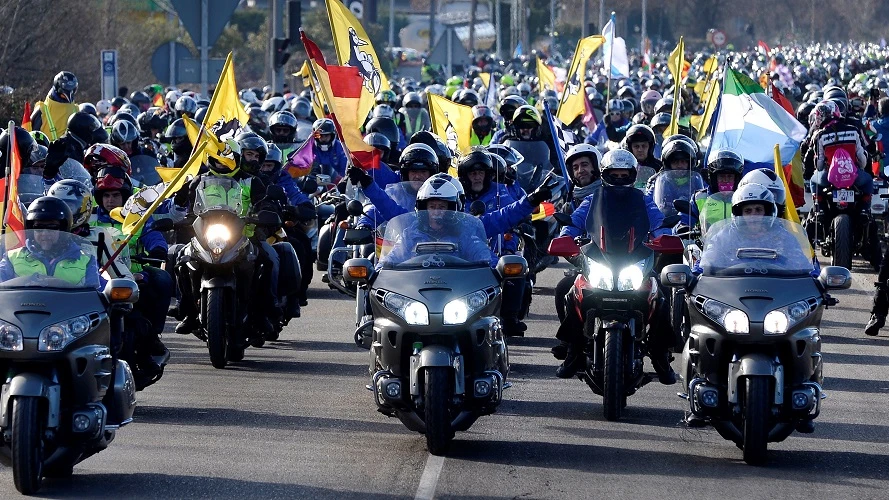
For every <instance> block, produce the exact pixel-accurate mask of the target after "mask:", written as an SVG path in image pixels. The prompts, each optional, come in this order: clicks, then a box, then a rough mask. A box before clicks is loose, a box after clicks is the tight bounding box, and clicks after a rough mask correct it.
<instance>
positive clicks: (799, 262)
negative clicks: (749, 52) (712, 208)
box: [700, 215, 814, 277]
mask: <svg viewBox="0 0 889 500" xmlns="http://www.w3.org/2000/svg"><path fill="white" fill-rule="evenodd" d="M700 265H701V268H702V269H703V271H704V275H705V276H757V277H763V276H779V277H786V276H805V275H808V274H809V273H811V272H812V270H813V269H814V265H813V263H812V247H811V246H810V245H809V239H808V237H807V235H806V230H805V229H804V228H803V227H802V226H800V225H799V224H796V223H795V222H791V221H788V220H784V219H775V218H771V217H763V216H750V215H748V216H743V217H734V218H730V219H726V220H722V221H719V222H717V223H716V224H713V226H712V227H711V228H710V230H709V231H708V232H707V234H706V236H705V237H704V249H703V252H702V253H701V261H700Z"/></svg>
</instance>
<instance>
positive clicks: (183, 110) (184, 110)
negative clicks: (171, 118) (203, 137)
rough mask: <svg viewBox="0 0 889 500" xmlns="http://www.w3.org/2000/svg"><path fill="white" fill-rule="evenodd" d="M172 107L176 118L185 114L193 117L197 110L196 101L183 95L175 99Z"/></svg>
mask: <svg viewBox="0 0 889 500" xmlns="http://www.w3.org/2000/svg"><path fill="white" fill-rule="evenodd" d="M174 109H175V111H176V118H184V117H186V116H187V117H189V118H191V119H194V115H195V113H197V111H198V103H197V101H195V100H194V98H192V97H189V96H187V95H184V96H182V97H180V98H179V99H176V105H175V106H174Z"/></svg>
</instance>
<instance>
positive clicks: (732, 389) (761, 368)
mask: <svg viewBox="0 0 889 500" xmlns="http://www.w3.org/2000/svg"><path fill="white" fill-rule="evenodd" d="M755 376H760V377H774V378H775V404H783V403H784V367H783V366H781V363H780V362H779V361H778V360H777V359H775V358H771V357H769V356H767V355H765V354H758V353H752V354H745V355H744V356H742V357H741V358H740V359H735V360H734V361H732V362H731V363H729V375H728V378H729V380H728V400H729V402H730V403H734V404H737V403H738V385H739V384H738V382H739V380H740V379H741V378H742V377H755Z"/></svg>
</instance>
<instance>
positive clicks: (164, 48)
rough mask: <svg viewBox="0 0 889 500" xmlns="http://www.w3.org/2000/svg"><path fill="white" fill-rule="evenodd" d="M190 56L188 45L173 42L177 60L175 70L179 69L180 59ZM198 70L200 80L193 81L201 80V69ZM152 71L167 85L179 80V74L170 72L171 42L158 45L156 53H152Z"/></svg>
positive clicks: (174, 54)
mask: <svg viewBox="0 0 889 500" xmlns="http://www.w3.org/2000/svg"><path fill="white" fill-rule="evenodd" d="M188 57H191V52H190V51H189V50H188V47H186V46H185V45H183V44H181V43H179V42H175V43H174V44H173V58H174V61H175V64H174V65H173V68H174V71H178V68H179V62H178V61H181V60H182V59H185V58H188ZM198 71H199V73H198V80H191V82H192V83H194V82H197V81H199V80H200V70H198ZM151 72H152V73H154V76H155V78H157V79H158V81H160V82H161V83H164V84H167V85H170V84H171V83H173V82H177V81H179V78H178V77H177V75H171V74H170V44H169V43H162V44H161V45H160V47H158V48H157V50H155V51H154V54H152V55H151ZM171 77H172V78H171Z"/></svg>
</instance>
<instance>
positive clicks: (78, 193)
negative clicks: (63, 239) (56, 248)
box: [46, 179, 93, 228]
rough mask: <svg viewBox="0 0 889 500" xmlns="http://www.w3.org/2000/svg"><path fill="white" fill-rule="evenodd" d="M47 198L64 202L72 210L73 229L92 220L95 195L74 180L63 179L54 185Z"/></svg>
mask: <svg viewBox="0 0 889 500" xmlns="http://www.w3.org/2000/svg"><path fill="white" fill-rule="evenodd" d="M46 195H47V196H52V197H55V198H58V199H60V200H62V201H64V202H65V203H66V204H67V205H68V208H69V209H70V210H71V218H72V223H71V227H72V228H75V227H80V226H82V225H84V224H86V223H87V222H89V220H90V214H92V212H93V193H91V192H90V190H89V188H88V187H86V186H84V185H83V183H82V182H80V181H77V180H74V179H62V180H60V181H58V182H56V183H55V184H53V185H52V186H51V187H50V188H49V191H47V193H46Z"/></svg>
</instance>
